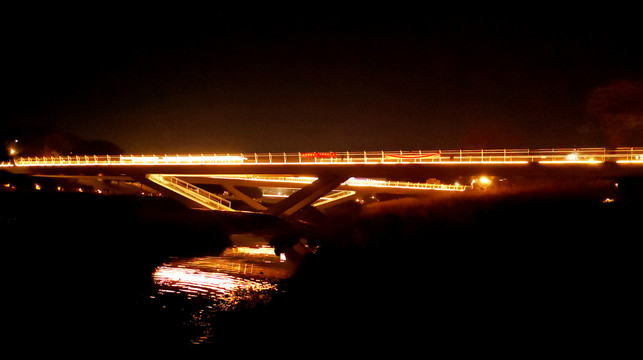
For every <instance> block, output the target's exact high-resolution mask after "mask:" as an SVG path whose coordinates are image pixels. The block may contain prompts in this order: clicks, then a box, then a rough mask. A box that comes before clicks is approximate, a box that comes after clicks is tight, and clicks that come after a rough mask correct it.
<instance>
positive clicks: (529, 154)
mask: <svg viewBox="0 0 643 360" xmlns="http://www.w3.org/2000/svg"><path fill="white" fill-rule="evenodd" d="M604 162H616V163H621V164H643V147H628V148H615V149H607V148H578V149H576V148H559V149H491V150H485V149H480V150H428V151H427V150H418V151H359V152H354V151H353V152H350V151H346V152H325V153H317V152H314V153H301V152H298V153H263V154H259V153H251V154H243V153H242V154H234V155H230V154H225V155H217V154H207V155H206V154H200V155H171V156H168V155H163V156H157V155H74V156H43V157H37V156H36V157H20V158H16V159H14V161H13V162H5V163H1V164H0V165H1V166H3V167H11V166H17V167H32V166H110V165H118V166H128V165H131V166H145V165H237V164H238V165H241V164H276V165H288V164H306V165H311V164H325V165H327V164H346V165H350V164H410V163H414V164H415V163H417V164H445V165H448V164H460V165H467V164H472V165H473V164H507V165H510V164H516V165H520V164H528V163H542V164H601V163H604Z"/></svg>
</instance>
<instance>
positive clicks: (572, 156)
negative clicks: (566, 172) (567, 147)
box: [565, 153, 578, 161]
mask: <svg viewBox="0 0 643 360" xmlns="http://www.w3.org/2000/svg"><path fill="white" fill-rule="evenodd" d="M565 160H567V161H578V154H576V153H571V154H569V155H567V156H565Z"/></svg>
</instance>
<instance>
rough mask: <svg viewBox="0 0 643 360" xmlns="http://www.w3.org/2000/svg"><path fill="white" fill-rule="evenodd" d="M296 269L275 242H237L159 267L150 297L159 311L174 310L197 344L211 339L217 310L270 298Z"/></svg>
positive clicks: (251, 304) (246, 305)
mask: <svg viewBox="0 0 643 360" xmlns="http://www.w3.org/2000/svg"><path fill="white" fill-rule="evenodd" d="M292 271H293V268H292V265H291V264H289V263H288V262H287V261H285V259H283V258H280V257H278V256H277V255H275V253H274V249H273V248H272V247H268V246H265V245H259V246H236V247H233V248H230V249H228V250H226V251H225V252H224V253H223V254H222V255H221V256H207V257H196V258H189V259H175V260H173V261H170V262H168V263H165V264H163V265H161V266H158V267H157V268H156V269H155V271H154V273H153V275H152V278H153V280H154V284H155V291H156V294H154V295H151V296H150V301H152V302H153V303H155V304H156V305H157V306H159V308H160V311H167V312H174V313H175V315H176V316H179V317H180V318H181V319H182V324H181V325H180V326H182V327H183V329H182V330H184V332H185V333H186V334H190V335H189V337H190V339H189V341H190V343H191V344H193V345H198V344H202V343H209V342H211V340H212V332H213V331H215V330H213V328H212V323H213V318H214V316H216V314H217V313H218V312H221V311H230V310H233V309H235V308H239V307H244V308H246V307H253V306H255V305H256V304H257V303H264V302H268V301H269V300H270V299H271V295H272V294H274V292H275V291H277V282H278V281H279V280H280V279H284V278H286V277H288V276H289V275H291V274H292Z"/></svg>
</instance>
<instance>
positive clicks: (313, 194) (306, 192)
mask: <svg viewBox="0 0 643 360" xmlns="http://www.w3.org/2000/svg"><path fill="white" fill-rule="evenodd" d="M347 179H348V177H346V176H337V175H328V176H321V177H319V178H318V179H317V180H316V181H315V182H313V183H312V184H310V185H307V186H305V187H303V188H302V189H300V190H299V191H297V192H296V193H294V194H292V195H290V196H289V197H287V198H285V199H283V200H282V201H280V202H279V203H277V204H276V205H275V206H273V207H272V208H270V209H269V210H268V213H270V214H273V215H278V216H281V217H288V216H290V215H292V214H294V213H295V212H297V211H298V210H300V209H301V208H303V207H304V206H306V205H310V204H312V203H313V202H315V201H316V200H318V199H319V198H321V197H322V196H324V195H326V194H328V193H329V192H331V191H332V190H334V189H335V188H337V187H338V186H339V185H340V184H341V183H343V182H344V181H346V180H347Z"/></svg>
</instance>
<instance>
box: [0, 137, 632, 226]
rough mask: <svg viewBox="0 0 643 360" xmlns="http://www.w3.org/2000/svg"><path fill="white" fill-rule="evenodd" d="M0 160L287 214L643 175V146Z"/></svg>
mask: <svg viewBox="0 0 643 360" xmlns="http://www.w3.org/2000/svg"><path fill="white" fill-rule="evenodd" d="M0 167H1V168H3V169H5V170H8V171H10V172H16V173H27V174H31V175H34V176H49V177H72V178H73V177H81V176H82V177H85V178H87V177H93V178H96V179H100V178H104V179H107V178H111V179H115V178H118V179H133V180H136V181H140V182H141V184H146V185H148V186H150V187H152V188H155V189H158V190H159V191H161V192H163V193H168V192H169V193H170V194H173V195H180V196H181V198H182V199H188V200H189V201H191V202H193V203H196V204H199V205H200V206H201V207H204V208H207V209H212V210H219V211H235V209H233V207H232V205H231V202H230V201H229V200H226V199H225V198H223V197H222V196H220V195H217V194H213V193H210V192H208V191H205V190H204V189H201V188H199V187H197V186H196V185H194V184H195V183H196V184H216V185H220V186H222V187H223V188H224V189H225V190H226V192H227V194H228V195H229V196H231V197H233V198H235V199H237V200H241V201H243V202H244V203H246V204H247V205H248V206H250V207H251V208H252V209H253V210H254V211H261V212H270V213H273V214H276V215H281V216H288V215H291V214H293V213H294V212H296V211H297V210H299V209H301V208H302V207H304V206H306V205H313V206H318V207H324V206H328V205H329V204H332V203H336V202H338V201H346V200H349V199H352V198H354V197H355V196H356V194H358V193H359V192H360V191H362V192H363V191H365V190H369V191H380V192H394V193H413V192H414V193H417V192H424V191H465V190H466V189H467V188H468V187H467V186H466V185H460V184H442V183H435V182H430V183H427V182H426V180H427V179H445V178H456V177H458V176H464V177H466V176H469V177H471V176H483V175H486V176H498V177H508V176H515V175H518V176H545V177H556V176H562V177H583V178H587V177H592V178H619V177H627V176H643V147H628V148H614V149H607V148H581V149H575V148H559V149H492V150H485V149H480V150H428V151H426V150H418V151H360V152H350V151H346V152H297V153H240V154H228V153H226V154H196V155H195V154H191V155H178V154H171V155H168V154H163V155H156V154H152V155H133V154H130V155H67V156H46V157H38V156H35V157H19V158H15V159H13V161H11V162H4V163H0ZM411 179H413V181H412V180H411ZM242 186H256V187H263V188H279V189H298V191H294V192H292V191H291V192H286V194H277V193H275V194H274V197H279V196H281V197H282V199H281V201H279V202H277V203H276V204H274V205H271V206H270V207H268V206H267V204H263V203H261V202H259V201H257V200H256V199H254V198H252V197H250V196H248V195H247V194H245V193H244V192H242V191H240V190H239V189H238V188H239V187H242ZM265 194H267V193H265ZM266 197H268V195H267V196H266Z"/></svg>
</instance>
